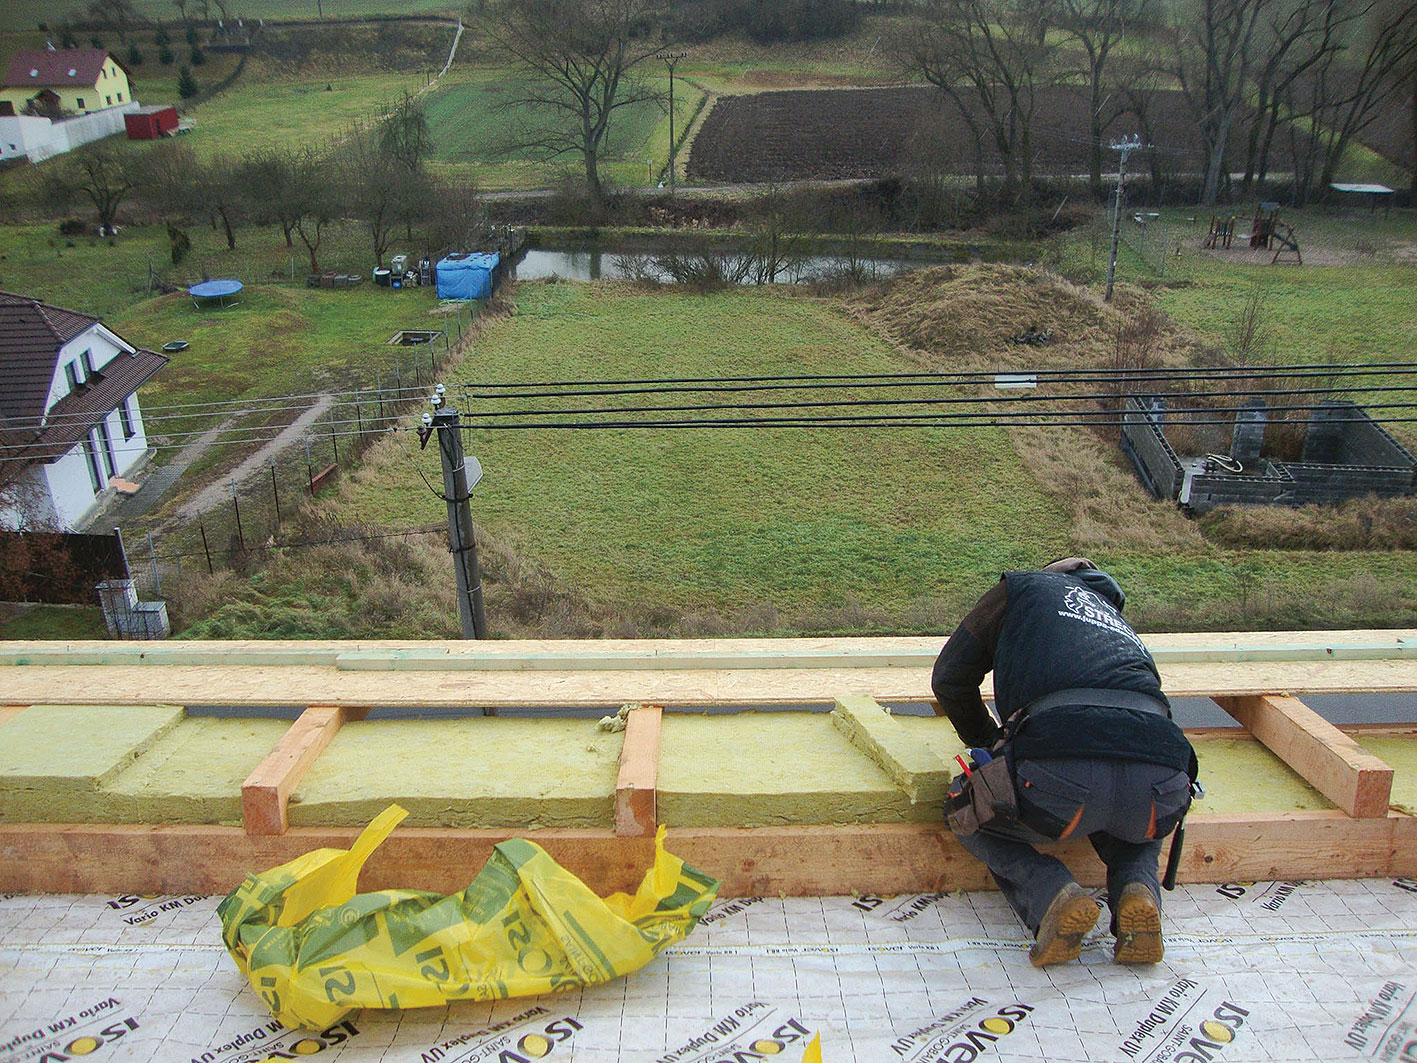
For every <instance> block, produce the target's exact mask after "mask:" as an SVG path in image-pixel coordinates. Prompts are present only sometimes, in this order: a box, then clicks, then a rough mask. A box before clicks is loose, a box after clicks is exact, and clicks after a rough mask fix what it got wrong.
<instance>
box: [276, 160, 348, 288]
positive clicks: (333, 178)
mask: <svg viewBox="0 0 1417 1063" xmlns="http://www.w3.org/2000/svg"><path fill="white" fill-rule="evenodd" d="M290 174H291V182H290V205H289V209H290V211H291V212H292V213H293V214H294V216H295V235H296V236H298V237H300V242H301V243H302V244H304V245H305V250H306V251H307V252H309V254H310V272H311V273H319V272H320V259H319V254H320V242H321V240H322V239H323V237H324V231H325V226H326V225H328V224H329V223H330V222H332V221H334V220H335V218H337V217H339V215H340V212H341V208H342V207H343V206H344V198H345V197H344V188H343V183H342V181H341V177H342V174H341V173H340V172H339V169H338V167H336V166H332V165H330V164H329V163H328V162H326V161H325V160H324V159H323V158H322V157H321V156H320V155H319V154H318V153H317V152H316V151H315V150H314V149H313V148H309V147H305V148H301V149H300V150H299V151H298V152H296V154H295V157H294V158H293V159H292V160H291V168H290Z"/></svg>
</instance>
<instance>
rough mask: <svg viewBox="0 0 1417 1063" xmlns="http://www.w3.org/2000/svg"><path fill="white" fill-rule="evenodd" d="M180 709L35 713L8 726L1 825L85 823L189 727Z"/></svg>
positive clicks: (0, 753)
mask: <svg viewBox="0 0 1417 1063" xmlns="http://www.w3.org/2000/svg"><path fill="white" fill-rule="evenodd" d="M184 716H185V712H184V710H182V709H180V708H177V707H175V706H172V705H147V706H117V705H83V706H75V705H31V706H30V707H29V708H27V709H25V711H24V712H21V713H20V714H19V715H17V716H15V717H13V718H12V719H10V720H8V721H6V722H5V723H4V724H0V819H31V818H35V813H36V812H38V813H39V817H38V818H42V819H46V820H49V821H52V822H65V821H70V822H72V821H75V820H76V819H78V820H81V819H82V818H83V817H82V816H77V815H76V813H77V812H78V811H79V809H78V807H77V806H72V805H70V804H69V803H68V802H69V800H70V799H74V798H77V799H79V800H80V801H81V802H82V801H83V799H84V798H85V797H86V796H91V795H92V794H94V793H95V792H96V791H97V790H98V789H99V787H101V786H102V785H103V784H104V783H107V782H109V781H111V780H112V779H114V778H115V777H116V776H117V775H118V773H119V772H121V771H122V770H123V769H124V768H126V767H127V766H128V765H129V764H131V763H133V761H134V760H136V759H137V758H138V757H140V756H141V755H142V754H143V752H144V751H145V750H147V749H148V748H149V747H150V746H151V745H152V744H153V743H154V742H155V741H157V740H158V739H159V738H161V737H162V736H163V735H164V734H166V733H167V732H168V731H170V730H171V729H172V728H174V727H176V726H177V725H178V724H179V723H181V721H182V719H183V718H184Z"/></svg>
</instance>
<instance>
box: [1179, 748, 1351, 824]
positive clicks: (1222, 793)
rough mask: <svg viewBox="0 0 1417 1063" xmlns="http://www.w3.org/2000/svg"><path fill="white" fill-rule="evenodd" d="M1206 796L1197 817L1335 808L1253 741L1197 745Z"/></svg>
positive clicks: (1197, 805) (1194, 807) (1198, 805)
mask: <svg viewBox="0 0 1417 1063" xmlns="http://www.w3.org/2000/svg"><path fill="white" fill-rule="evenodd" d="M1192 744H1193V745H1194V746H1195V749H1196V759H1197V760H1198V761H1200V781H1201V785H1202V786H1204V787H1205V797H1204V798H1202V799H1201V800H1199V801H1197V802H1196V803H1195V804H1193V805H1192V806H1191V811H1192V812H1193V813H1197V814H1199V813H1207V812H1219V813H1227V814H1232V815H1234V814H1240V815H1243V814H1245V813H1248V812H1297V811H1303V810H1305V809H1331V808H1333V807H1334V805H1333V803H1332V802H1331V801H1329V799H1328V798H1326V797H1324V795H1323V794H1321V793H1319V792H1318V791H1317V790H1315V789H1314V788H1313V787H1312V786H1310V785H1309V784H1308V783H1307V782H1305V781H1304V779H1303V777H1302V776H1301V775H1300V774H1299V773H1298V772H1296V771H1294V769H1292V768H1291V767H1289V765H1287V764H1285V763H1284V761H1282V760H1280V759H1279V758H1278V757H1276V756H1275V755H1274V754H1273V753H1271V752H1270V751H1269V750H1268V749H1267V748H1266V747H1265V746H1264V745H1263V744H1261V743H1260V742H1258V741H1256V740H1254V739H1252V738H1208V739H1203V740H1201V741H1198V742H1193V743H1192Z"/></svg>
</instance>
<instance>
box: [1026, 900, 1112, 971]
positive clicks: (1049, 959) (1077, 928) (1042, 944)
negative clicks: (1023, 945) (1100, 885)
mask: <svg viewBox="0 0 1417 1063" xmlns="http://www.w3.org/2000/svg"><path fill="white" fill-rule="evenodd" d="M1100 912H1101V909H1100V908H1098V906H1097V902H1096V901H1094V900H1093V899H1092V898H1091V897H1090V896H1088V894H1087V891H1086V890H1084V889H1083V888H1082V887H1081V886H1079V885H1078V884H1077V883H1076V882H1069V883H1068V884H1067V885H1066V886H1064V887H1063V888H1062V889H1060V890H1059V891H1058V895H1057V896H1056V897H1054V898H1053V903H1052V904H1050V905H1048V910H1047V911H1046V912H1044V913H1043V922H1042V923H1040V924H1039V926H1038V940H1037V941H1035V942H1034V943H1033V948H1031V949H1029V950H1028V959H1029V962H1030V963H1032V964H1033V966H1035V967H1047V966H1048V965H1049V964H1052V963H1067V962H1068V961H1069V960H1075V959H1077V958H1078V953H1079V952H1081V951H1082V939H1083V938H1084V937H1086V936H1087V932H1088V931H1089V930H1091V929H1092V928H1093V926H1095V925H1096V923H1097V916H1098V914H1099V913H1100Z"/></svg>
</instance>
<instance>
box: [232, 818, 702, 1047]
mask: <svg viewBox="0 0 1417 1063" xmlns="http://www.w3.org/2000/svg"><path fill="white" fill-rule="evenodd" d="M407 814H408V813H406V812H405V811H404V810H403V809H402V808H400V807H398V806H397V805H392V806H390V807H389V808H387V809H385V810H384V811H383V812H382V813H380V814H379V815H378V816H377V817H376V818H375V819H374V821H373V822H372V823H370V824H369V826H368V827H367V828H365V830H364V832H363V833H362V834H361V835H360V836H359V838H358V840H356V842H355V843H354V846H353V847H352V848H350V849H348V850H345V849H317V850H316V851H314V852H311V853H306V854H305V855H304V856H301V857H298V858H296V859H295V860H292V861H290V863H288V864H282V865H281V866H280V867H276V868H272V869H271V870H269V871H265V872H262V873H260V874H255V875H247V876H246V881H245V882H243V883H242V884H241V885H240V886H238V887H237V888H236V889H235V890H233V891H232V892H231V893H230V894H229V895H228V896H227V897H226V899H225V900H223V901H222V902H221V904H220V905H219V906H218V908H217V914H218V915H219V916H220V917H221V928H222V940H223V941H224V942H225V943H226V947H227V949H228V951H230V953H231V956H232V959H234V960H235V961H236V965H237V966H238V967H240V968H241V971H242V973H243V974H245V975H246V977H247V978H249V979H250V981H251V985H252V986H253V987H254V988H255V990H256V992H257V993H259V994H260V995H261V999H263V1000H264V1001H265V1002H266V1004H267V1005H268V1006H269V1007H270V1009H271V1012H272V1014H274V1015H275V1017H276V1018H277V1019H279V1020H280V1021H281V1022H282V1023H284V1024H285V1025H286V1026H288V1027H290V1028H292V1029H295V1028H300V1027H303V1028H306V1029H317V1030H318V1029H325V1028H327V1027H329V1026H330V1025H331V1024H333V1023H335V1022H338V1021H339V1020H340V1018H341V1017H342V1016H344V1015H345V1014H347V1013H348V1012H350V1011H353V1010H354V1009H356V1008H414V1007H424V1006H427V1005H434V1004H443V1003H445V1002H446V1001H449V1000H496V999H502V998H505V997H515V996H532V995H535V994H539V993H550V992H556V991H559V990H564V989H574V988H578V987H580V986H587V985H596V984H599V983H601V982H608V981H610V980H611V979H612V978H618V977H619V976H620V975H623V974H629V973H630V972H631V971H635V970H638V969H639V968H640V967H643V966H644V965H645V964H646V963H648V962H649V961H650V960H651V959H652V958H653V957H654V956H655V954H656V953H658V952H659V950H660V949H662V948H664V947H665V946H667V945H671V944H673V943H674V942H676V941H679V940H681V939H682V938H683V937H684V936H685V935H686V934H688V933H689V931H690V930H692V929H693V928H694V926H695V925H696V924H697V923H698V921H699V919H700V918H701V917H702V916H703V914H704V913H705V912H706V911H707V910H708V907H709V905H710V904H712V903H713V900H714V897H715V896H716V895H717V893H718V886H719V883H718V881H717V880H715V879H712V878H710V877H708V876H707V875H704V874H701V873H700V872H698V871H695V870H694V869H693V868H691V867H688V866H686V865H685V864H684V862H683V861H682V860H680V859H678V858H677V857H675V856H671V855H670V854H669V853H667V852H665V850H664V828H663V827H660V829H659V835H658V836H657V837H656V838H655V857H654V866H653V867H651V868H650V869H649V870H648V871H647V872H646V873H645V877H644V881H643V882H641V883H640V887H639V890H638V891H637V892H636V893H635V895H634V896H633V897H632V896H630V895H629V894H625V893H615V894H612V895H610V896H609V897H605V898H603V899H602V898H600V897H597V896H596V895H595V893H593V892H592V891H591V889H590V888H589V887H588V886H586V885H585V883H583V882H582V881H581V880H580V879H578V878H576V877H575V876H574V875H572V874H571V873H570V872H569V871H567V870H565V869H564V868H562V867H561V866H560V865H559V864H557V863H556V861H554V860H552V859H551V857H550V856H548V855H547V854H546V852H545V850H543V849H542V848H541V847H540V846H538V845H534V844H532V843H531V842H529V841H525V840H523V839H520V838H516V839H512V840H510V841H505V842H502V843H501V844H499V845H497V846H496V847H495V851H494V852H493V855H492V857H491V859H489V860H488V861H487V864H486V865H485V866H484V867H483V868H482V870H481V871H480V872H478V874H477V877H476V878H474V879H473V880H472V883H471V884H470V885H469V886H468V887H467V888H466V889H465V890H463V891H462V892H461V893H454V894H452V895H450V896H446V897H444V896H440V895H438V894H436V893H425V892H421V891H416V890H383V891H381V892H378V893H361V894H358V895H357V896H356V895H355V892H354V890H355V884H356V882H357V881H358V878H359V871H360V868H362V867H363V866H364V862H365V861H366V860H368V859H369V856H370V854H371V853H373V851H374V850H375V849H376V848H378V847H379V845H380V843H382V842H383V841H384V839H385V838H387V837H388V836H389V833H390V832H391V831H392V830H393V829H394V827H396V826H397V825H398V824H399V822H400V821H401V820H402V819H403V818H404V816H406V815H407Z"/></svg>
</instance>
